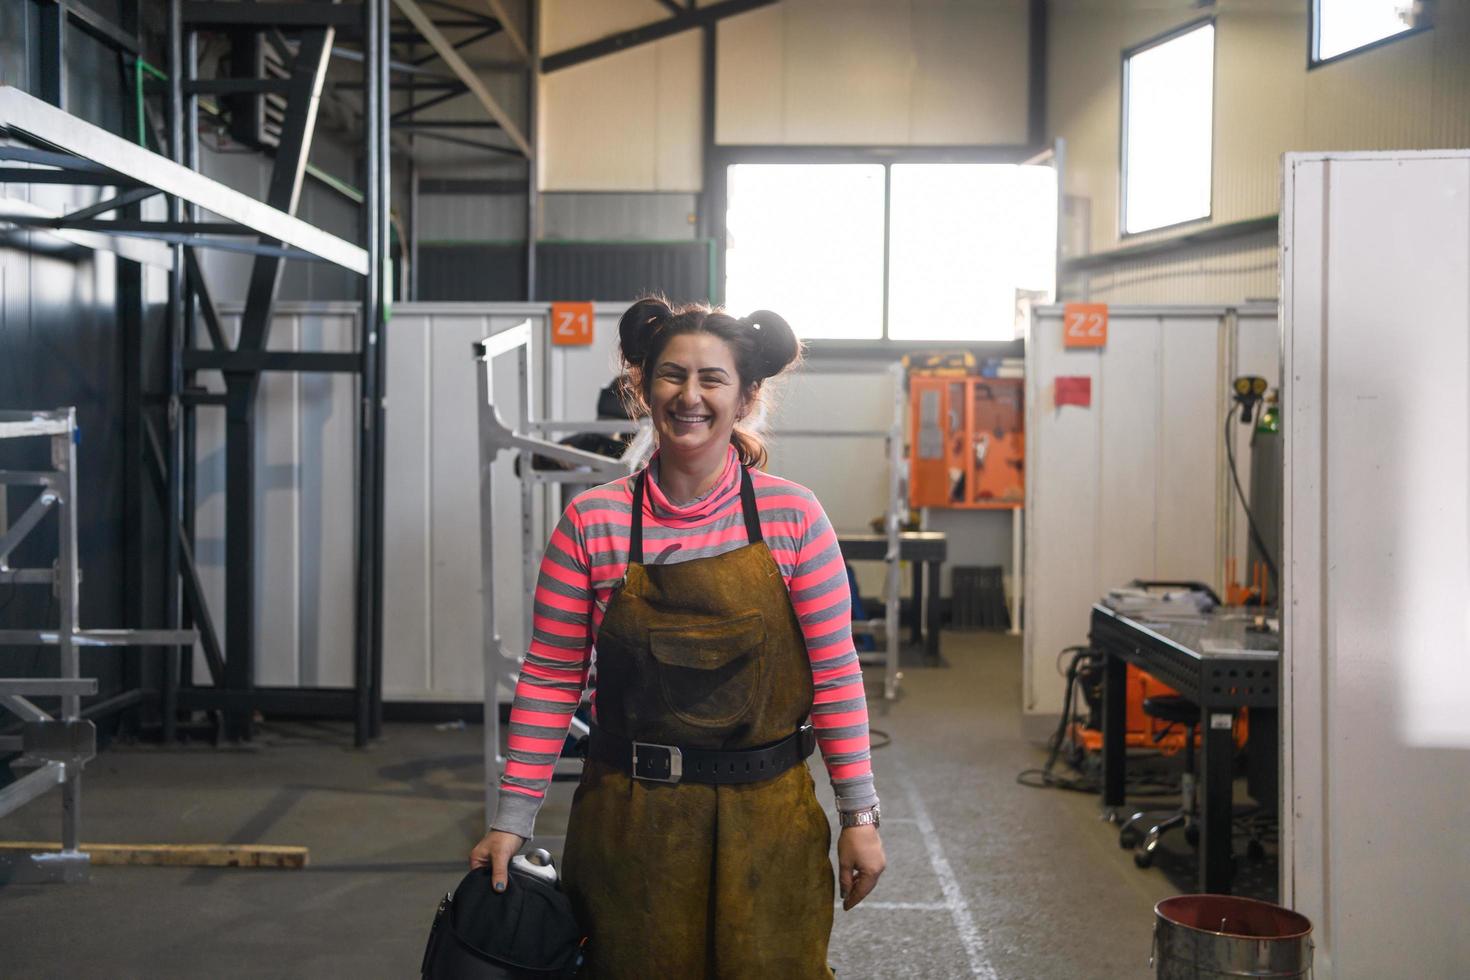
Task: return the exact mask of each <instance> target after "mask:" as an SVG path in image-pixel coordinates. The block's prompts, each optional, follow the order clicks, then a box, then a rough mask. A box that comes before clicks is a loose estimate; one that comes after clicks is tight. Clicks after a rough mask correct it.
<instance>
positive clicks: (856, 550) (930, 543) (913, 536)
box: [837, 531, 949, 663]
mask: <svg viewBox="0 0 1470 980" xmlns="http://www.w3.org/2000/svg"><path fill="white" fill-rule="evenodd" d="M837 547H838V548H840V549H841V550H842V557H843V558H844V559H845V560H847V561H883V560H884V559H885V558H887V556H888V535H886V534H839V535H838V536H837ZM948 555H949V539H948V538H947V537H946V536H945V534H944V532H943V531H904V532H902V533H901V534H899V536H898V558H899V560H900V561H909V562H913V563H914V582H913V586H914V606H915V610H916V612H915V615H914V629H913V634H912V639H913V642H915V643H918V642H919V641H920V640H923V642H924V656H925V657H927V658H928V659H929V662H930V663H937V662H938V661H939V605H940V602H939V569H940V567H941V566H942V565H943V564H944V560H945V558H946V557H948ZM925 568H927V569H928V570H929V575H928V579H929V590H928V592H927V593H926V592H925V591H924V577H925V576H924V569H925ZM920 608H922V609H923V611H924V614H923V616H922V617H920V616H919V615H918V613H917V610H918V609H920Z"/></svg>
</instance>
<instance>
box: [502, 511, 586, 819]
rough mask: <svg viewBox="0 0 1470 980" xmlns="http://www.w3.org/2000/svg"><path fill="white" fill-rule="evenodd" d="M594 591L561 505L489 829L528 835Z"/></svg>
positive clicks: (579, 672)
mask: <svg viewBox="0 0 1470 980" xmlns="http://www.w3.org/2000/svg"><path fill="white" fill-rule="evenodd" d="M594 597H595V593H594V591H593V587H592V579H591V563H590V561H589V560H588V555H587V546H586V539H585V536H584V534H583V529H582V526H581V518H580V516H579V515H578V514H577V512H576V510H575V509H574V507H568V508H567V510H566V512H565V513H563V514H562V517H561V520H560V521H558V522H557V525H556V529H555V530H554V531H553V532H552V534H551V540H550V541H548V542H547V544H546V553H545V555H544V556H543V557H542V559H541V571H540V575H539V577H538V578H537V582H536V594H535V605H534V611H533V620H532V626H531V644H530V650H529V652H528V653H527V654H526V659H525V661H524V663H523V664H522V665H521V676H520V679H519V681H517V682H516V690H515V698H514V700H513V701H512V702H511V708H510V734H509V744H508V746H507V749H506V761H505V772H504V773H503V774H502V775H501V777H500V794H499V803H498V805H497V806H496V810H495V820H494V822H493V823H492V824H491V826H492V828H494V829H495V830H505V831H509V832H510V833H513V834H517V835H519V836H521V837H525V838H530V836H531V833H532V831H533V829H534V828H535V823H536V814H537V812H538V811H539V810H540V809H541V803H542V801H543V800H544V799H545V798H546V788H547V787H548V786H549V785H550V784H551V774H552V770H553V769H554V768H555V767H556V760H557V758H558V757H559V756H560V755H561V750H562V745H563V744H564V742H565V741H566V737H567V729H568V728H569V727H570V726H571V722H572V714H573V713H574V712H575V711H576V710H577V705H578V704H579V703H580V702H581V700H582V689H583V688H584V687H585V686H586V683H587V668H588V662H589V659H590V651H591V649H592V613H593V607H594Z"/></svg>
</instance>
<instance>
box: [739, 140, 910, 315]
mask: <svg viewBox="0 0 1470 980" xmlns="http://www.w3.org/2000/svg"><path fill="white" fill-rule="evenodd" d="M728 181H729V190H728V193H729V203H728V210H727V211H726V213H725V231H726V239H725V240H726V243H727V245H726V251H725V305H726V306H727V307H729V309H730V310H731V311H732V312H734V313H735V314H736V315H737V316H740V315H744V314H746V313H749V312H750V311H751V310H755V309H767V310H775V311H776V312H778V313H780V314H781V315H782V316H784V317H785V318H786V319H787V320H788V321H789V322H790V323H791V325H792V327H793V328H794V329H795V330H796V333H797V336H799V337H803V338H806V339H818V338H834V337H839V338H844V339H852V340H876V339H878V338H880V337H882V336H883V166H882V164H800V163H797V164H734V165H732V166H731V167H730V168H729V177H728Z"/></svg>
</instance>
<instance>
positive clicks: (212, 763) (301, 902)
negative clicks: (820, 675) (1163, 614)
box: [0, 633, 1177, 980]
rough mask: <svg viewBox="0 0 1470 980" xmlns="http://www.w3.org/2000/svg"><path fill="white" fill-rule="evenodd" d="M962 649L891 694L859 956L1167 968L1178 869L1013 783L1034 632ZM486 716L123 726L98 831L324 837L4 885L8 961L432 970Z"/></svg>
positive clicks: (49, 808)
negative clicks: (1154, 943) (151, 729)
mask: <svg viewBox="0 0 1470 980" xmlns="http://www.w3.org/2000/svg"><path fill="white" fill-rule="evenodd" d="M943 654H944V660H945V663H946V665H945V666H944V667H940V668H927V669H926V668H921V667H907V668H906V669H905V677H904V684H903V694H902V697H901V698H900V700H899V701H897V702H896V703H894V704H892V705H890V706H887V707H886V709H885V707H884V706H883V705H882V704H881V703H877V702H875V703H874V707H873V727H874V728H875V729H879V730H882V731H884V732H887V733H888V734H890V735H891V736H892V742H891V744H889V745H888V746H887V747H884V748H882V749H880V750H879V751H877V752H876V753H875V756H874V767H875V770H876V773H877V785H878V791H879V794H880V795H881V796H882V798H883V811H884V812H883V817H884V819H883V840H884V844H885V847H886V849H887V852H888V862H889V863H888V872H887V874H886V875H885V876H884V877H883V879H882V880H881V881H880V883H879V885H878V888H877V889H876V890H875V892H874V893H873V895H872V896H871V897H870V898H869V899H868V900H867V901H866V902H865V903H864V904H863V905H861V906H859V907H858V908H856V909H854V910H853V911H852V912H849V913H843V912H842V911H841V909H838V911H837V913H836V925H835V928H834V931H833V935H832V947H831V949H832V953H831V960H832V963H833V965H834V966H836V967H837V969H838V972H839V976H841V977H844V978H851V977H872V978H915V977H922V978H944V977H994V978H1059V980H1060V978H1068V980H1081V978H1098V980H1121V978H1129V977H1139V978H1142V977H1147V976H1150V975H1151V971H1150V970H1149V968H1148V955H1149V943H1150V933H1151V929H1152V907H1153V904H1154V903H1155V902H1156V901H1158V900H1159V899H1161V898H1164V897H1166V896H1167V895H1170V894H1174V893H1175V892H1176V889H1175V887H1174V886H1173V885H1171V884H1170V882H1169V881H1168V880H1167V879H1166V878H1165V876H1164V874H1163V872H1161V871H1159V870H1156V869H1151V870H1149V871H1140V870H1138V869H1136V868H1134V867H1133V864H1132V862H1131V860H1130V856H1129V855H1128V854H1127V853H1126V852H1124V851H1121V850H1119V848H1118V846H1117V843H1116V841H1117V837H1116V832H1115V831H1114V830H1111V829H1110V828H1109V827H1108V826H1107V825H1105V824H1103V823H1101V822H1100V821H1099V820H1098V818H1097V803H1096V800H1095V798H1092V797H1089V796H1084V795H1082V794H1077V793H1068V792H1061V791H1055V790H1035V789H1027V788H1024V787H1021V786H1018V785H1017V784H1016V782H1015V778H1014V777H1015V775H1016V773H1017V772H1018V771H1019V770H1021V769H1024V768H1027V767H1030V766H1036V765H1039V764H1040V763H1041V761H1042V760H1043V757H1044V754H1043V752H1042V751H1041V749H1040V747H1039V746H1037V745H1035V744H1032V743H1028V742H1027V741H1025V740H1024V739H1023V738H1022V736H1021V733H1020V709H1019V704H1020V644H1019V642H1018V641H1017V640H1015V639H1013V638H1010V637H1005V636H1000V635H995V634H975V633H970V634H960V633H947V634H945V636H944V638H943ZM871 679H872V678H870V680H871ZM871 690H872V688H871V687H870V692H871ZM479 737H480V736H479V731H478V729H477V728H474V727H470V728H468V729H462V730H443V731H441V730H437V729H435V728H434V727H433V726H428V725H424V726H412V725H390V726H388V728H387V731H386V737H385V738H384V739H383V740H382V741H381V742H380V743H378V744H376V745H374V746H372V747H371V748H369V749H367V750H363V751H359V750H355V749H353V748H352V745H351V735H350V731H349V730H348V728H347V727H346V726H345V725H335V724H319V725H312V724H298V723H293V724H267V725H266V728H265V731H264V733H263V734H262V736H261V737H260V738H259V739H258V741H257V742H255V743H253V744H252V745H250V746H247V747H243V748H235V749H223V750H217V749H212V748H206V747H188V746H185V747H178V748H168V749H160V748H157V747H152V746H133V747H126V746H123V747H115V748H113V749H112V750H110V751H108V752H107V753H105V754H104V755H102V756H100V757H99V758H98V759H97V760H95V761H94V762H93V763H92V765H91V766H90V767H89V768H88V770H87V779H86V783H85V796H84V800H83V806H84V811H83V823H82V827H83V840H84V841H98V842H116V843H161V842H167V843H211V842H255V843H273V844H304V845H307V846H309V847H310V848H311V863H310V866H309V867H308V868H306V869H305V870H300V871H266V870H202V869H162V868H96V869H93V872H92V879H91V881H90V882H89V883H87V884H83V885H73V886H63V885H45V886H30V885H27V886H21V885H10V886H6V887H0V974H3V975H4V976H6V977H27V978H29V977H63V976H65V977H83V978H91V977H201V976H208V977H221V978H223V977H320V976H354V977H409V976H416V975H417V970H418V962H419V956H420V954H421V952H422V949H423V943H424V939H425V937H426V935H427V929H428V925H429V921H430V918H431V916H432V913H433V909H434V906H435V904H436V902H437V900H438V898H439V897H440V896H441V895H442V894H443V893H444V892H445V891H446V890H447V889H448V888H450V887H452V886H453V884H454V883H455V882H456V881H457V880H458V877H459V875H460V873H461V870H462V868H463V863H464V855H465V853H466V852H467V850H468V848H469V846H470V844H471V843H472V842H473V841H474V840H475V839H476V838H477V837H478V836H479V835H478V830H479V827H480V823H481V816H480V812H481V811H480V805H479V797H480V786H479V778H480V769H479V765H480V756H479ZM824 783H825V777H821V778H819V779H818V785H819V787H821V786H823V784H824ZM573 785H574V784H572V783H570V782H560V783H557V784H555V785H554V787H553V790H552V795H551V798H550V799H549V800H548V802H547V805H546V808H545V810H544V811H543V814H542V817H541V819H540V824H539V829H540V831H541V832H542V834H543V835H545V836H543V837H542V838H541V839H540V841H539V842H540V843H542V844H544V846H547V847H548V848H550V849H552V850H553V851H557V850H559V849H560V845H561V839H560V837H557V836H555V835H556V834H559V833H560V832H561V830H562V828H564V827H565V823H566V814H567V806H568V804H569V802H570V798H571V792H572V788H573ZM823 796H824V803H826V804H828V807H829V811H830V792H829V791H825V792H824V793H823ZM59 800H60V797H59V794H55V793H53V794H51V795H49V796H47V797H45V798H43V799H41V800H38V801H36V802H34V803H32V804H31V805H30V806H29V807H27V808H24V809H22V810H21V811H20V812H18V813H16V814H12V815H11V816H9V817H7V818H5V819H3V820H0V840H22V839H24V840H37V839H55V837H56V834H57V828H58V814H59V807H60V803H59ZM1176 836H1177V835H1176ZM834 838H835V835H834Z"/></svg>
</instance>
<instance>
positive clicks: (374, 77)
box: [353, 0, 389, 746]
mask: <svg viewBox="0 0 1470 980" xmlns="http://www.w3.org/2000/svg"><path fill="white" fill-rule="evenodd" d="M363 15H364V24H363V50H364V52H365V53H364V56H363V129H364V136H365V140H366V145H365V147H364V153H365V158H364V170H365V175H364V177H365V179H364V182H363V206H362V234H363V244H364V247H365V248H366V250H367V254H368V274H367V275H366V276H365V277H363V282H362V337H361V342H360V346H361V351H362V392H361V396H362V407H361V415H360V429H359V434H358V435H359V438H358V496H357V623H356V644H355V647H354V650H353V668H354V672H353V680H354V689H355V700H354V720H355V723H356V724H355V731H354V740H355V742H356V744H357V745H358V746H363V745H366V744H367V741H368V739H369V738H370V737H371V736H372V733H373V729H374V723H375V722H376V724H377V727H378V728H379V729H381V724H382V722H381V710H382V709H381V694H380V692H379V684H378V681H377V679H378V678H379V677H381V674H382V615H381V609H382V569H381V565H380V559H381V554H382V547H381V531H382V506H381V499H380V496H379V491H380V488H381V486H382V476H381V474H382V460H381V457H380V453H381V447H382V433H381V430H382V423H383V414H382V395H381V391H380V383H381V381H382V367H383V364H382V350H381V348H382V341H383V336H382V330H383V325H384V318H383V312H384V303H383V288H384V268H383V266H384V256H385V255H386V254H387V249H386V230H387V229H386V225H387V210H388V197H387V180H386V178H387V175H388V152H387V150H388V147H387V140H388V118H387V112H386V109H387V101H388V91H387V89H388V26H389V25H388V0H365V2H364V3H363Z"/></svg>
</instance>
